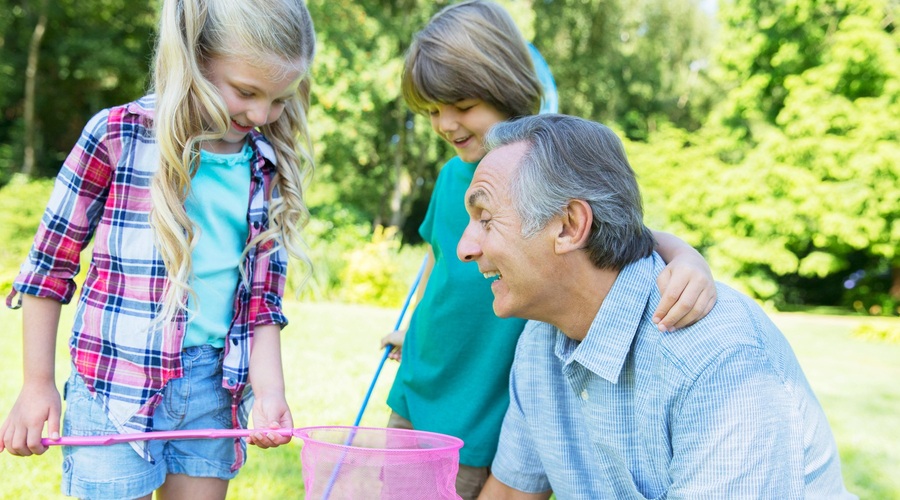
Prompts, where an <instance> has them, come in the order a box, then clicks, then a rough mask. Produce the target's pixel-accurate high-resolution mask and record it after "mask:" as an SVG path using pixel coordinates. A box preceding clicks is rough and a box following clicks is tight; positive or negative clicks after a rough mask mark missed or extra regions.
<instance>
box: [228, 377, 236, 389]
mask: <svg viewBox="0 0 900 500" xmlns="http://www.w3.org/2000/svg"><path fill="white" fill-rule="evenodd" d="M235 385H237V380H235V379H234V378H230V379H228V387H234V386H235Z"/></svg>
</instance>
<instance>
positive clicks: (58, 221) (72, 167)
mask: <svg viewBox="0 0 900 500" xmlns="http://www.w3.org/2000/svg"><path fill="white" fill-rule="evenodd" d="M108 123H109V111H108V110H104V111H101V112H100V113H98V114H97V115H95V116H94V117H93V118H92V119H91V120H90V121H89V122H88V123H87V125H86V126H85V128H84V130H83V131H82V133H81V137H80V138H79V139H78V142H77V143H76V144H75V147H74V148H73V149H72V151H71V152H70V153H69V156H68V157H67V158H66V160H65V162H64V163H63V165H62V168H61V169H60V172H59V174H58V175H57V177H56V182H55V183H54V187H53V191H52V194H51V195H50V201H49V202H48V203H47V208H46V210H45V211H44V214H43V216H42V217H41V222H40V225H39V227H38V230H37V234H36V236H35V238H34V243H33V245H32V247H31V250H30V251H29V252H28V256H27V258H26V260H25V262H24V263H23V264H22V266H21V268H20V272H19V275H18V276H17V277H16V279H15V280H14V282H13V291H12V292H11V293H10V294H9V296H8V297H7V299H6V304H7V305H8V306H9V307H13V308H18V307H19V306H21V302H22V297H21V295H19V297H18V299H17V300H16V295H17V294H29V295H35V296H38V297H46V298H52V299H55V300H57V301H59V302H62V303H63V304H66V303H69V302H70V301H71V300H72V296H73V295H74V294H75V288H76V286H75V280H74V278H75V276H76V275H77V274H78V271H79V270H80V265H79V262H80V255H81V251H82V250H83V249H84V247H85V246H86V245H87V244H88V243H89V242H90V240H91V237H92V236H93V234H94V230H95V229H96V227H97V223H98V222H99V220H100V216H101V214H102V211H103V206H104V204H105V203H106V197H107V195H108V193H109V186H110V183H111V181H112V177H113V171H114V169H115V166H114V165H111V159H110V154H109V145H108V144H107V140H108Z"/></svg>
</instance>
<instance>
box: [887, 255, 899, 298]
mask: <svg viewBox="0 0 900 500" xmlns="http://www.w3.org/2000/svg"><path fill="white" fill-rule="evenodd" d="M888 293H890V294H891V298H892V299H894V300H898V301H900V263H894V264H893V265H892V266H891V288H890V291H889V292H888Z"/></svg>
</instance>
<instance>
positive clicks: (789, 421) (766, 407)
mask: <svg viewBox="0 0 900 500" xmlns="http://www.w3.org/2000/svg"><path fill="white" fill-rule="evenodd" d="M663 267H664V263H663V261H662V260H661V259H660V257H659V256H658V255H656V254H653V256H652V257H648V258H645V259H642V260H640V261H637V262H635V263H633V264H631V265H629V266H627V267H626V268H625V269H623V270H622V272H621V273H620V274H619V276H618V278H617V279H616V282H615V284H614V285H613V287H612V289H611V290H610V292H609V294H608V295H607V297H606V298H605V299H604V301H603V305H602V307H601V308H600V311H599V312H598V313H597V316H596V317H595V318H594V321H593V323H592V324H591V328H590V330H589V332H588V334H587V337H586V338H585V339H584V341H582V342H576V341H574V340H572V339H570V338H568V337H566V336H565V335H564V334H563V333H562V332H560V331H559V330H557V329H556V328H555V327H553V326H551V325H548V324H546V323H539V322H535V321H531V322H529V323H528V325H527V326H526V328H525V331H524V332H523V334H522V336H521V338H520V340H519V343H518V346H517V350H516V357H515V361H514V364H513V369H512V374H511V378H510V398H511V403H510V407H509V410H508V412H507V414H506V417H505V419H504V422H503V429H502V431H501V435H500V445H499V449H498V452H497V456H496V457H495V459H494V463H493V466H492V473H493V475H494V476H495V477H496V478H497V479H498V480H500V481H501V482H503V483H504V484H507V485H509V486H511V487H513V488H516V489H518V490H522V491H525V492H541V491H547V490H550V489H552V490H553V491H554V492H555V494H556V496H557V498H559V499H561V500H567V499H581V498H584V499H602V498H616V499H621V498H668V499H672V498H778V499H789V498H816V499H828V498H854V497H853V495H851V494H849V493H847V491H846V490H845V488H844V485H843V480H842V478H841V468H840V459H839V457H838V453H837V446H836V444H835V441H834V438H833V436H832V434H831V430H830V428H829V426H828V422H827V420H826V418H825V414H824V412H823V411H822V408H821V406H820V405H819V402H818V401H817V400H816V397H815V395H814V394H813V392H812V389H811V388H810V386H809V384H808V382H807V380H806V378H805V376H804V375H803V372H802V370H801V368H800V365H799V363H798V361H797V359H796V358H795V357H794V354H793V352H792V350H791V347H790V345H789V344H788V342H787V340H786V339H785V338H784V336H783V335H782V334H781V332H780V331H779V330H778V328H777V327H776V326H775V325H774V324H773V323H772V322H771V321H770V320H769V319H768V318H767V317H766V315H765V313H764V312H763V311H762V310H761V309H760V308H759V307H758V306H757V305H756V304H755V303H753V302H752V301H751V300H750V299H749V298H747V297H745V296H743V295H741V294H739V293H737V292H735V291H734V290H732V289H731V288H728V287H727V286H724V285H721V284H720V285H719V286H718V302H717V303H716V306H715V307H714V308H713V310H712V312H711V313H710V314H709V315H708V316H707V317H706V318H704V319H702V320H701V321H699V322H698V323H696V324H695V325H693V326H691V327H688V328H683V329H680V330H678V331H676V332H672V333H660V332H659V331H658V330H657V329H656V326H655V325H654V324H653V323H652V322H651V317H652V315H653V311H654V310H655V308H656V305H657V303H658V302H659V292H658V290H657V287H656V276H657V275H658V274H659V272H660V271H662V269H663Z"/></svg>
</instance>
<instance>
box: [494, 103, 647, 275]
mask: <svg viewBox="0 0 900 500" xmlns="http://www.w3.org/2000/svg"><path fill="white" fill-rule="evenodd" d="M515 142H525V143H527V144H528V145H529V149H528V151H527V152H526V153H525V155H524V156H523V157H522V160H521V164H520V165H519V168H518V169H517V170H516V173H515V174H514V175H513V178H512V180H511V183H510V188H509V189H510V198H511V199H512V203H513V206H514V208H515V210H516V212H517V213H518V214H519V216H520V217H521V218H522V234H523V236H524V237H526V238H527V237H530V236H533V235H534V234H535V233H536V232H538V231H539V230H541V229H542V228H544V227H545V226H546V225H547V223H548V222H549V221H550V219H552V218H553V217H554V216H557V215H560V214H562V213H563V210H564V209H565V207H566V206H567V205H568V203H569V201H570V200H573V199H579V200H584V201H586V202H587V203H588V204H589V205H590V206H591V211H592V213H593V219H594V220H593V226H592V227H591V234H590V238H589V240H588V244H587V248H586V250H587V252H588V255H589V256H590V259H591V261H592V262H593V263H594V265H596V266H597V267H599V268H601V269H617V270H618V269H622V268H623V267H625V266H626V265H627V264H629V263H631V262H634V261H635V260H638V259H640V258H643V257H646V256H648V255H650V253H651V252H652V251H653V248H654V246H655V241H654V239H653V235H652V233H651V232H650V230H649V229H647V228H646V227H645V226H644V223H643V209H642V206H641V193H640V190H639V188H638V184H637V179H636V178H635V173H634V171H633V170H632V169H631V165H629V164H628V158H627V157H626V156H625V148H624V147H623V146H622V141H621V140H619V138H618V136H616V134H615V133H614V132H613V131H612V130H610V129H609V128H608V127H606V126H604V125H601V124H599V123H596V122H592V121H588V120H584V119H581V118H576V117H574V116H566V115H558V114H556V115H555V114H545V115H536V116H528V117H523V118H519V119H516V120H512V121H509V122H504V123H500V124H498V125H495V126H494V127H493V128H491V130H490V131H489V132H488V134H487V136H486V137H485V148H486V149H487V150H488V151H490V150H492V149H496V148H498V147H500V146H504V145H507V144H512V143H515Z"/></svg>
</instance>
